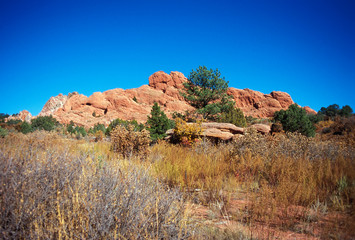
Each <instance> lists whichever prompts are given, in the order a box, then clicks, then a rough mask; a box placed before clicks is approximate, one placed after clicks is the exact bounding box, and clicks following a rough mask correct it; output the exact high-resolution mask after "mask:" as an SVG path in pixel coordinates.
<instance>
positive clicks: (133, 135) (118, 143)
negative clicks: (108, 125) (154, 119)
mask: <svg viewBox="0 0 355 240" xmlns="http://www.w3.org/2000/svg"><path fill="white" fill-rule="evenodd" d="M150 142H151V140H150V135H149V132H148V131H147V130H145V129H143V130H142V131H140V132H135V131H134V126H132V125H129V126H127V128H125V127H124V126H117V127H115V128H114V129H113V130H112V131H111V149H112V151H114V152H117V153H119V154H121V155H122V156H123V157H125V158H126V157H131V156H132V155H138V156H139V157H140V158H142V159H145V158H146V157H147V156H148V154H149V144H150Z"/></svg>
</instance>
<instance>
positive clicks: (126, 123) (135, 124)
mask: <svg viewBox="0 0 355 240" xmlns="http://www.w3.org/2000/svg"><path fill="white" fill-rule="evenodd" d="M117 126H123V127H125V128H126V129H128V127H129V126H133V128H134V131H138V132H140V131H142V130H143V129H144V128H145V127H144V124H142V123H138V122H137V121H136V120H122V119H119V118H117V119H115V120H113V121H112V122H111V123H110V125H109V126H108V127H107V129H106V135H107V136H110V135H111V131H112V130H113V129H114V128H115V127H117Z"/></svg>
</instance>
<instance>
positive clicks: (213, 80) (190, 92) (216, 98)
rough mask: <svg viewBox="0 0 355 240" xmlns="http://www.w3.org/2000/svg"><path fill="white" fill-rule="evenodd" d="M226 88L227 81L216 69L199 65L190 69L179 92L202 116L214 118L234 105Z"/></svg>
mask: <svg viewBox="0 0 355 240" xmlns="http://www.w3.org/2000/svg"><path fill="white" fill-rule="evenodd" d="M227 89H228V81H226V80H225V78H224V77H221V73H220V72H219V70H218V69H215V70H213V69H207V67H205V66H200V67H198V68H197V69H196V71H194V70H192V72H191V73H190V75H189V77H188V81H187V82H185V83H184V91H183V92H181V94H182V96H183V97H184V98H185V100H186V101H188V102H189V103H190V104H191V106H193V107H195V108H196V109H197V112H198V113H199V114H202V116H203V118H206V119H216V116H217V115H218V114H220V113H222V112H226V111H228V110H230V109H231V108H232V107H233V105H234V103H233V101H231V97H230V96H228V95H227Z"/></svg>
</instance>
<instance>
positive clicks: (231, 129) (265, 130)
mask: <svg viewBox="0 0 355 240" xmlns="http://www.w3.org/2000/svg"><path fill="white" fill-rule="evenodd" d="M187 124H193V123H187ZM250 128H255V129H256V131H257V132H258V133H261V134H269V133H270V126H269V125H266V124H254V125H252V126H250ZM201 129H202V131H201V134H200V137H201V138H207V139H211V140H214V141H230V140H232V139H234V138H237V137H238V136H241V135H244V133H245V129H244V128H241V127H237V126H235V125H234V124H231V123H217V122H209V123H202V124H201ZM166 134H167V135H168V136H167V137H166V138H165V139H166V140H168V139H170V138H172V137H173V135H174V130H173V129H169V130H168V131H166Z"/></svg>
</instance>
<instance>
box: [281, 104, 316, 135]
mask: <svg viewBox="0 0 355 240" xmlns="http://www.w3.org/2000/svg"><path fill="white" fill-rule="evenodd" d="M274 121H278V122H280V123H281V124H282V128H283V130H285V131H286V132H299V133H301V134H303V135H305V136H307V137H314V136H315V133H316V132H315V127H314V125H313V123H312V122H311V120H310V119H309V116H308V115H307V113H306V110H304V109H303V108H301V107H299V106H298V105H297V104H292V105H290V106H289V108H288V109H287V110H280V111H278V112H275V114H274Z"/></svg>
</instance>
